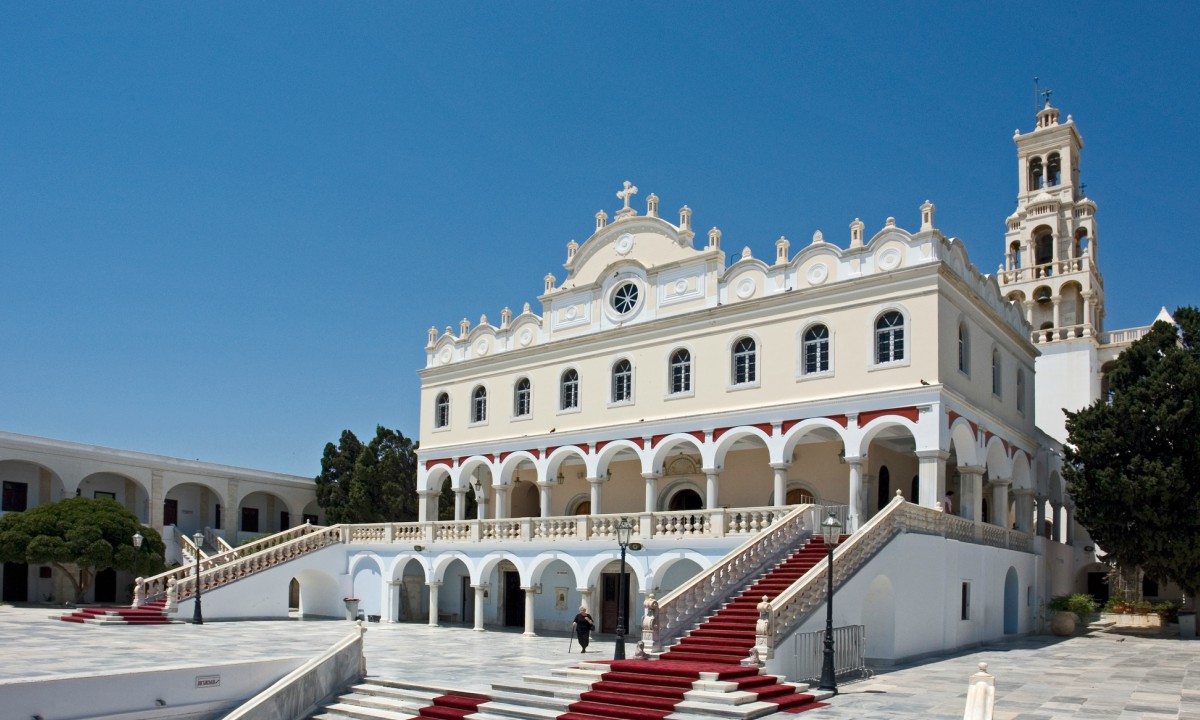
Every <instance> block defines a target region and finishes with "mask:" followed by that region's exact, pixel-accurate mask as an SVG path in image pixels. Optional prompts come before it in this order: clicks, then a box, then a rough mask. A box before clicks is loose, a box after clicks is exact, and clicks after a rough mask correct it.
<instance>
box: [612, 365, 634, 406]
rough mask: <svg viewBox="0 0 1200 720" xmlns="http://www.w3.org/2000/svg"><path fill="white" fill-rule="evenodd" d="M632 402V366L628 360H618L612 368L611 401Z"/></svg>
mask: <svg viewBox="0 0 1200 720" xmlns="http://www.w3.org/2000/svg"><path fill="white" fill-rule="evenodd" d="M631 400H633V365H632V364H631V363H630V362H629V361H628V360H618V361H617V362H616V363H614V364H613V368H612V401H613V402H614V403H622V402H630V401H631Z"/></svg>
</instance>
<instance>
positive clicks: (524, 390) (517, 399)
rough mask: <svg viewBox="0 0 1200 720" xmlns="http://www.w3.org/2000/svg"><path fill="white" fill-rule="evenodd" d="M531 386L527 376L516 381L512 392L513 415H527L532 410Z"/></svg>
mask: <svg viewBox="0 0 1200 720" xmlns="http://www.w3.org/2000/svg"><path fill="white" fill-rule="evenodd" d="M532 399H533V388H532V387H531V386H530V384H529V378H521V379H520V380H518V381H517V389H516V392H515V393H514V394H513V416H514V417H529V415H530V413H532V412H533V403H532V402H531V401H532Z"/></svg>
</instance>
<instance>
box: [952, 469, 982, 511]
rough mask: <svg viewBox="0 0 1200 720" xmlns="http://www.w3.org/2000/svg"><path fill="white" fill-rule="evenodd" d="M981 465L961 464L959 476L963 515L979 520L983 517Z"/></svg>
mask: <svg viewBox="0 0 1200 720" xmlns="http://www.w3.org/2000/svg"><path fill="white" fill-rule="evenodd" d="M985 469H986V468H984V467H982V466H979V465H959V466H958V476H959V482H960V485H961V486H962V487H961V490H962V495H963V497H962V500H960V501H959V505H960V506H961V514H962V516H963V517H965V518H968V519H971V520H974V521H975V522H979V520H980V519H981V518H982V517H983V473H984V471H985Z"/></svg>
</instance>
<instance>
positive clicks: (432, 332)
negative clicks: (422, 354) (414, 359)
mask: <svg viewBox="0 0 1200 720" xmlns="http://www.w3.org/2000/svg"><path fill="white" fill-rule="evenodd" d="M436 342H437V328H436V327H434V326H433V325H430V326H429V342H428V343H426V345H425V346H426V347H429V346H430V345H433V344H434V343H436Z"/></svg>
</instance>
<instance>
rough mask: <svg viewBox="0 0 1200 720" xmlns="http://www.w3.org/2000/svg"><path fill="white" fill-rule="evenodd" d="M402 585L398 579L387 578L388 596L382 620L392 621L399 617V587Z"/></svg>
mask: <svg viewBox="0 0 1200 720" xmlns="http://www.w3.org/2000/svg"><path fill="white" fill-rule="evenodd" d="M402 585H403V583H401V582H400V581H399V580H388V582H387V586H388V596H387V607H386V608H385V609H384V612H383V618H381V619H382V620H383V622H387V623H394V622H396V619H397V618H398V617H400V588H401V586H402Z"/></svg>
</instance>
